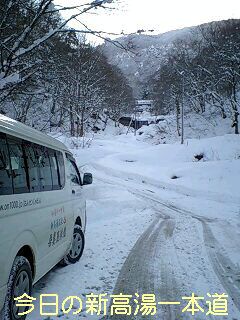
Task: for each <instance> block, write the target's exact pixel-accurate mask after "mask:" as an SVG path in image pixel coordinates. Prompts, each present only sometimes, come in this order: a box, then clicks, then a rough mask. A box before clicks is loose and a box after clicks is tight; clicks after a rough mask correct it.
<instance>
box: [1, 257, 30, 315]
mask: <svg viewBox="0 0 240 320" xmlns="http://www.w3.org/2000/svg"><path fill="white" fill-rule="evenodd" d="M20 275H21V276H20ZM23 277H25V278H24V280H26V284H24V285H23V286H21V281H22V279H23ZM17 283H18V284H19V289H21V288H25V289H26V290H25V289H24V292H21V290H20V292H19V295H18V296H21V295H22V294H23V293H27V294H28V295H29V296H31V293H32V271H31V266H30V263H29V261H28V260H27V259H26V258H25V257H23V256H17V257H16V258H15V260H14V262H13V265H12V269H11V272H10V275H9V279H8V284H7V294H6V299H5V303H4V307H3V319H6V320H24V319H25V318H26V315H23V316H21V317H20V316H16V310H15V312H14V305H15V301H14V298H16V297H17V296H15V294H14V292H15V291H17ZM25 291H26V292H25ZM23 311H24V310H23ZM23 311H21V312H23Z"/></svg>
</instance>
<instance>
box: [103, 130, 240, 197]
mask: <svg viewBox="0 0 240 320" xmlns="http://www.w3.org/2000/svg"><path fill="white" fill-rule="evenodd" d="M98 163H99V164H100V165H102V166H104V167H106V168H109V169H110V168H114V169H115V170H116V169H117V170H119V171H121V172H122V173H124V172H125V173H126V176H127V175H128V176H129V174H133V175H134V174H135V175H139V176H140V175H143V176H145V177H146V178H149V179H151V180H152V183H153V184H154V183H156V182H161V183H162V185H161V186H162V187H168V188H169V187H172V188H175V189H176V187H177V188H178V189H179V191H181V190H180V189H182V191H183V190H184V191H185V193H186V192H188V193H189V195H191V194H193V192H196V191H199V192H200V191H201V193H202V194H203V195H204V194H206V196H209V195H210V194H211V193H212V195H216V196H218V197H219V199H220V198H221V199H222V200H223V199H226V201H228V200H229V201H231V200H232V201H240V195H239V191H238V183H239V180H240V137H239V136H237V135H224V136H219V137H214V138H207V139H202V140H197V139H189V140H186V141H185V144H184V145H180V144H177V143H175V144H169V145H167V144H163V145H157V146H150V147H146V145H145V146H144V148H142V149H140V150H136V151H132V152H129V151H128V152H125V153H121V154H115V155H111V156H108V157H105V158H104V160H99V161H98ZM148 182H150V180H148ZM215 198H216V197H215Z"/></svg>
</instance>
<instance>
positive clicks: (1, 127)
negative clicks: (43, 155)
mask: <svg viewBox="0 0 240 320" xmlns="http://www.w3.org/2000/svg"><path fill="white" fill-rule="evenodd" d="M0 132H4V133H6V134H9V135H12V136H14V137H18V138H22V139H25V140H28V141H32V142H34V143H37V144H40V145H43V146H46V147H51V148H53V149H58V150H64V151H68V152H69V153H70V151H69V150H68V148H67V147H66V146H65V144H63V143H62V142H60V141H58V140H56V139H54V138H52V137H50V136H48V135H46V134H44V133H42V132H40V131H38V130H36V129H33V128H31V127H29V126H26V125H25V124H23V123H21V122H18V121H16V120H13V119H11V118H8V117H6V116H4V115H1V114H0Z"/></svg>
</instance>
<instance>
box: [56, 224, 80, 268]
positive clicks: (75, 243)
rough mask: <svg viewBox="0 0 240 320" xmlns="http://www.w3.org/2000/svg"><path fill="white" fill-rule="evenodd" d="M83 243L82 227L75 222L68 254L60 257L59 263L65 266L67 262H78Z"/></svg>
mask: <svg viewBox="0 0 240 320" xmlns="http://www.w3.org/2000/svg"><path fill="white" fill-rule="evenodd" d="M84 245H85V237H84V233H83V231H82V228H81V227H80V226H79V225H76V224H75V226H74V230H73V239H72V244H71V248H70V250H69V252H68V254H67V255H66V256H65V257H64V258H63V259H62V261H61V262H60V264H61V265H62V266H67V265H69V264H73V263H76V262H78V261H79V259H80V258H81V256H82V254H83V250H84Z"/></svg>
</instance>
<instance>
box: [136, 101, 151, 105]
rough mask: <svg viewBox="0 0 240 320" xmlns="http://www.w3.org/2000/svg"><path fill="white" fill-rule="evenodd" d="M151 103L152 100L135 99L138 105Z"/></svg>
mask: <svg viewBox="0 0 240 320" xmlns="http://www.w3.org/2000/svg"><path fill="white" fill-rule="evenodd" d="M152 103H153V100H137V104H138V105H150V104H152Z"/></svg>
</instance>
